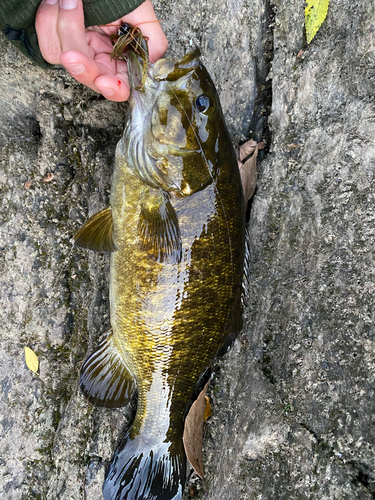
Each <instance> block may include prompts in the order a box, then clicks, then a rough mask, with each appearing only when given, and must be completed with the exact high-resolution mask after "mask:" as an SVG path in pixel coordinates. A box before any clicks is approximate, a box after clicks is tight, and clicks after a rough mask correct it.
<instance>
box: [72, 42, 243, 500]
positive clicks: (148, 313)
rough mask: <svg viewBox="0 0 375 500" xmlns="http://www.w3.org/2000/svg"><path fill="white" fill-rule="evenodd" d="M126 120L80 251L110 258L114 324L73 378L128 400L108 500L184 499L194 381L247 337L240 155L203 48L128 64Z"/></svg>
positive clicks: (114, 403) (102, 398)
mask: <svg viewBox="0 0 375 500" xmlns="http://www.w3.org/2000/svg"><path fill="white" fill-rule="evenodd" d="M128 68H129V81H130V88H131V93H130V98H129V108H130V116H129V118H128V121H127V122H126V125H125V129H124V133H123V135H122V137H121V139H120V141H119V143H118V145H117V148H116V154H115V166H114V171H113V177H112V185H111V194H110V204H109V207H106V208H105V209H103V210H101V211H100V212H98V213H97V214H95V215H93V216H92V217H91V218H89V219H88V221H87V222H86V223H85V224H84V225H83V226H82V228H81V229H80V230H79V231H78V233H77V234H76V235H75V244H76V245H77V246H79V247H82V248H88V249H92V250H95V251H103V252H110V255H111V256H110V279H109V296H110V322H111V330H110V331H109V332H107V333H106V334H105V335H104V336H103V338H102V340H101V341H100V343H99V345H98V346H97V348H96V350H95V351H94V352H93V353H92V354H91V355H90V356H89V357H88V358H87V359H86V361H85V362H84V363H83V365H82V368H81V374H80V388H81V390H82V392H83V394H84V395H85V397H86V398H87V400H88V401H89V402H90V403H92V404H94V405H96V406H99V407H106V408H119V407H123V406H125V405H127V404H128V402H129V401H130V398H131V397H132V395H133V393H134V392H135V391H137V393H138V399H137V410H136V414H135V417H134V421H133V424H132V426H131V428H130V430H129V431H128V432H127V433H126V435H125V436H124V438H123V439H122V441H121V442H120V444H119V446H118V448H117V450H116V451H115V453H114V456H113V459H112V461H111V463H110V465H109V469H108V471H107V473H106V477H105V481H104V485H103V496H104V498H105V499H106V500H179V499H181V497H182V495H183V489H184V484H185V480H186V454H185V450H184V446H183V439H182V438H183V431H184V419H185V416H186V410H187V405H188V402H189V400H190V399H191V397H192V394H193V393H194V390H195V387H196V384H197V381H198V380H199V379H200V377H201V375H202V373H204V372H205V371H206V370H207V368H208V367H209V366H210V364H211V363H212V361H213V359H214V358H215V357H216V355H217V354H218V352H219V351H220V350H221V349H222V348H223V346H224V344H225V342H226V339H228V336H229V337H230V336H234V335H236V334H237V333H238V332H239V331H240V329H241V327H242V305H241V304H242V296H243V270H244V258H245V213H244V200H243V190H242V185H241V178H240V173H239V169H238V163H237V158H236V154H235V152H234V149H233V146H232V142H231V138H230V135H229V132H228V129H227V127H226V124H225V120H224V116H223V112H222V109H221V105H220V101H219V98H218V93H217V91H216V89H215V86H214V83H213V81H212V80H211V78H210V76H209V74H208V71H207V70H206V68H205V67H204V65H203V64H202V62H201V61H200V52H199V50H198V49H195V50H193V51H192V52H190V53H188V54H186V55H185V56H184V57H182V58H180V59H178V60H177V59H168V58H164V59H160V60H158V61H157V62H155V63H154V64H152V63H149V65H148V67H147V74H145V71H144V69H145V67H144V59H142V57H141V56H140V55H139V54H137V53H136V52H135V51H129V54H128Z"/></svg>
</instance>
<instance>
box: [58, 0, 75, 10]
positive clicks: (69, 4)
mask: <svg viewBox="0 0 375 500" xmlns="http://www.w3.org/2000/svg"><path fill="white" fill-rule="evenodd" d="M60 6H61V8H62V9H65V10H72V9H75V8H76V7H77V0H60Z"/></svg>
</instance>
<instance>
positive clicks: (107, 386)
mask: <svg viewBox="0 0 375 500" xmlns="http://www.w3.org/2000/svg"><path fill="white" fill-rule="evenodd" d="M79 385H80V388H81V391H82V392H83V394H84V396H85V397H86V399H87V400H88V401H89V402H90V403H91V404H93V405H95V406H101V407H105V408H121V407H122V406H126V405H127V403H128V402H129V400H130V398H131V396H132V394H133V392H134V390H135V387H136V384H135V379H134V377H133V375H132V374H131V372H130V371H129V369H128V367H127V366H126V364H125V361H124V360H123V358H122V356H121V355H120V353H119V352H118V350H117V349H116V346H115V345H114V343H113V336H112V332H111V331H110V332H108V333H107V334H106V335H105V337H104V338H103V340H102V341H101V342H100V343H99V345H98V347H97V348H96V350H95V351H94V352H93V353H92V354H91V355H90V356H89V357H88V358H87V359H86V361H85V362H84V363H83V365H82V368H81V375H80V379H79Z"/></svg>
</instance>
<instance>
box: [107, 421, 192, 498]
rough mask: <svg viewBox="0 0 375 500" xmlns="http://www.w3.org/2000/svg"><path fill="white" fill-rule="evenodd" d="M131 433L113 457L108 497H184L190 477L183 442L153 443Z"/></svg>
mask: <svg viewBox="0 0 375 500" xmlns="http://www.w3.org/2000/svg"><path fill="white" fill-rule="evenodd" d="M130 434H131V431H130V433H128V434H127V435H126V436H125V438H124V439H123V441H122V442H121V444H120V446H119V448H118V449H117V450H116V453H115V455H114V457H113V459H112V462H111V464H110V466H109V470H108V473H107V476H106V479H105V482H104V485H103V496H104V499H105V500H180V499H181V498H182V494H183V491H184V484H185V478H186V455H185V451H184V447H183V444H182V439H181V440H180V443H179V444H178V445H176V444H175V443H166V442H163V443H157V444H154V445H149V444H148V443H147V442H146V441H144V440H143V439H142V435H141V434H137V435H136V436H135V437H134V438H133V439H132V438H131V437H130Z"/></svg>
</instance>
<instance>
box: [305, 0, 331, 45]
mask: <svg viewBox="0 0 375 500" xmlns="http://www.w3.org/2000/svg"><path fill="white" fill-rule="evenodd" d="M328 4H329V0H306V3H305V5H306V7H305V27H306V38H307V43H310V42H311V40H312V39H313V38H314V36H315V35H316V34H317V32H318V30H319V28H320V26H321V25H322V22H323V21H324V19H325V18H326V15H327V12H328Z"/></svg>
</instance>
